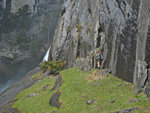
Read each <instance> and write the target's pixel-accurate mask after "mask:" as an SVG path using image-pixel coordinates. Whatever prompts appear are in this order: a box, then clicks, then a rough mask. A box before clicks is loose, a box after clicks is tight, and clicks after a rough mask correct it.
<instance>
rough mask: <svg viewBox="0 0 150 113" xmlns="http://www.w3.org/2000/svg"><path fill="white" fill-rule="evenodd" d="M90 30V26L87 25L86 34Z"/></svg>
mask: <svg viewBox="0 0 150 113" xmlns="http://www.w3.org/2000/svg"><path fill="white" fill-rule="evenodd" d="M90 31H91V29H90V26H88V27H87V29H86V34H87V35H88V34H89V32H90Z"/></svg>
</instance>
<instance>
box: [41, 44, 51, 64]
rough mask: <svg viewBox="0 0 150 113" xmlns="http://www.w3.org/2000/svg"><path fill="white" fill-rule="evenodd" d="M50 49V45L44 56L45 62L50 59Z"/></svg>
mask: <svg viewBox="0 0 150 113" xmlns="http://www.w3.org/2000/svg"><path fill="white" fill-rule="evenodd" d="M50 49H51V48H50V47H49V49H48V50H47V52H46V54H45V56H44V58H43V62H44V61H48V57H49V52H50Z"/></svg>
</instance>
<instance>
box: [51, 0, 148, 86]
mask: <svg viewBox="0 0 150 113" xmlns="http://www.w3.org/2000/svg"><path fill="white" fill-rule="evenodd" d="M149 6H150V1H149V0H144V1H143V0H66V2H65V3H64V4H63V7H62V13H61V18H60V20H59V24H58V27H57V29H56V31H55V36H54V39H53V43H52V49H51V53H50V56H51V59H52V60H54V59H62V60H65V61H67V66H68V67H70V66H73V64H74V63H75V62H76V60H78V59H81V58H86V57H87V56H88V57H89V54H90V53H91V52H92V51H95V50H96V49H97V48H99V49H101V50H102V53H103V56H104V64H103V68H109V69H110V70H111V72H112V73H113V74H115V75H116V76H118V77H120V78H122V79H124V80H127V81H130V82H134V83H138V84H139V88H140V87H143V85H145V83H146V81H147V79H148V68H149V65H150V59H149V55H150V54H149V53H150V50H149V45H150V41H149V33H150V27H149V22H150V20H149V19H150V17H149V16H150V12H149ZM140 84H141V85H140Z"/></svg>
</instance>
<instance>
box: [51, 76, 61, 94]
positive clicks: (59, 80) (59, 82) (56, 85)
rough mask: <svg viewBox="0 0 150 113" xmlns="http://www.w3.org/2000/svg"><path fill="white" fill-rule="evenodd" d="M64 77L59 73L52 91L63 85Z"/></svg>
mask: <svg viewBox="0 0 150 113" xmlns="http://www.w3.org/2000/svg"><path fill="white" fill-rule="evenodd" d="M62 83H63V82H62V77H61V75H57V80H56V82H55V85H54V87H53V88H52V89H50V91H54V90H56V89H57V88H58V87H60V86H62Z"/></svg>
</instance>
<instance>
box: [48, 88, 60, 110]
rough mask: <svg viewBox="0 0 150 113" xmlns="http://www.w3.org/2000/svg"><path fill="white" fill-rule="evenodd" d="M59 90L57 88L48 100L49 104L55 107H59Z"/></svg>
mask: <svg viewBox="0 0 150 113" xmlns="http://www.w3.org/2000/svg"><path fill="white" fill-rule="evenodd" d="M60 95H61V92H60V91H59V90H57V91H56V92H55V93H54V94H53V95H52V96H51V99H50V101H49V104H50V105H51V106H55V107H57V108H60V106H61V103H60V102H59V98H60Z"/></svg>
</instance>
